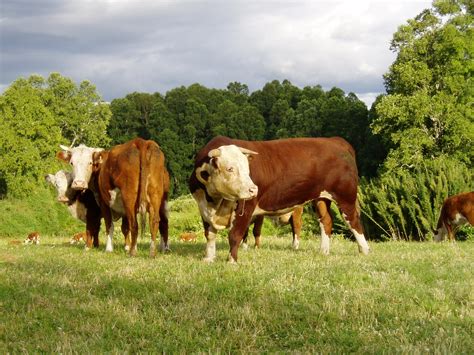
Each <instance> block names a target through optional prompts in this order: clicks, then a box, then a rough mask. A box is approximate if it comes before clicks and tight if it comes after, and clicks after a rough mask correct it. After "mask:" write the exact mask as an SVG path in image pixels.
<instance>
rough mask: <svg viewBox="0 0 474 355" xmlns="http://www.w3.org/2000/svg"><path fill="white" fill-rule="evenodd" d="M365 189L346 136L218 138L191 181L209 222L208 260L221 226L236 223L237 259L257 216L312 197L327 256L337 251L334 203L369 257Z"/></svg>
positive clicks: (232, 241) (232, 239) (199, 158)
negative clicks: (361, 193) (362, 208)
mask: <svg viewBox="0 0 474 355" xmlns="http://www.w3.org/2000/svg"><path fill="white" fill-rule="evenodd" d="M249 158H250V159H249ZM357 186H358V173H357V166H356V159H355V152H354V149H353V148H352V146H351V145H350V144H349V143H348V142H347V141H345V140H344V139H342V138H340V137H332V138H293V139H281V140H274V141H255V142H251V141H244V140H237V139H231V138H228V137H222V136H219V137H215V138H214V139H212V140H211V141H209V143H208V144H207V145H206V146H204V147H203V148H202V149H201V150H200V151H199V152H198V153H197V155H196V158H195V163H194V171H193V173H192V174H191V177H190V179H189V188H190V191H191V193H192V195H193V197H194V199H195V200H196V202H197V204H198V206H199V211H200V213H201V217H202V220H203V222H204V234H205V236H206V238H207V246H206V257H205V260H206V261H213V260H214V258H215V255H216V248H215V238H216V233H217V231H218V230H221V229H224V228H228V227H229V228H230V231H229V245H230V255H229V261H231V262H234V261H237V252H238V247H239V245H240V242H241V240H242V237H243V236H244V234H245V232H246V230H247V229H248V227H249V225H250V222H251V220H252V218H253V217H255V216H259V215H268V216H280V215H283V214H285V213H289V212H292V211H294V210H295V209H297V208H300V207H301V206H303V205H304V204H305V203H307V202H309V201H314V203H315V204H316V207H317V213H318V215H319V217H320V219H319V222H320V226H321V251H322V253H323V254H328V253H329V237H330V235H331V232H332V216H331V213H330V208H329V207H330V204H331V203H332V202H335V203H336V204H337V206H338V208H339V210H340V211H341V214H342V215H343V216H344V218H345V220H346V221H347V223H348V225H349V227H350V229H351V231H352V232H353V234H354V236H355V238H356V240H357V243H358V244H359V251H360V252H361V253H363V254H367V253H368V252H369V245H368V244H367V241H366V239H365V237H364V231H363V228H362V224H361V222H360V216H359V208H358V202H357Z"/></svg>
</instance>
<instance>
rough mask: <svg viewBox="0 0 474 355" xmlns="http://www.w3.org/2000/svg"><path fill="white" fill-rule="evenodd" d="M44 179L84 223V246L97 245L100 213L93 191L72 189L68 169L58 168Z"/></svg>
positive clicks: (60, 199)
mask: <svg viewBox="0 0 474 355" xmlns="http://www.w3.org/2000/svg"><path fill="white" fill-rule="evenodd" d="M45 179H46V181H47V182H49V183H50V184H51V185H53V186H54V187H55V188H56V192H57V194H58V196H57V200H58V202H61V203H64V204H65V205H67V209H68V211H69V213H70V214H71V216H72V217H74V218H76V219H78V220H80V221H82V222H84V223H85V224H86V238H85V242H86V244H85V248H86V249H89V248H92V246H94V247H95V248H97V247H99V231H100V221H101V218H102V214H101V211H100V207H99V205H98V203H97V201H96V199H95V197H94V193H93V192H92V191H91V190H90V189H85V190H83V191H79V190H74V189H72V187H71V184H72V181H73V178H72V174H71V173H70V172H68V171H64V170H59V171H58V172H57V173H56V174H54V175H52V174H48V175H46V177H45ZM122 223H124V222H123V221H122ZM124 227H126V221H125V226H124V225H123V224H122V230H124ZM126 239H127V238H126Z"/></svg>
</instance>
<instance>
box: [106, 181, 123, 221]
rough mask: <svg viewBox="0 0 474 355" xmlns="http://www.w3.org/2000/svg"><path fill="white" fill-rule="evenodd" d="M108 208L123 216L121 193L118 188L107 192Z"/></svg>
mask: <svg viewBox="0 0 474 355" xmlns="http://www.w3.org/2000/svg"><path fill="white" fill-rule="evenodd" d="M109 194H110V200H109V206H110V208H111V209H112V210H113V211H114V212H115V213H116V214H119V215H121V216H125V208H124V207H123V201H122V192H121V191H120V189H119V188H118V187H116V188H115V189H113V190H110V191H109Z"/></svg>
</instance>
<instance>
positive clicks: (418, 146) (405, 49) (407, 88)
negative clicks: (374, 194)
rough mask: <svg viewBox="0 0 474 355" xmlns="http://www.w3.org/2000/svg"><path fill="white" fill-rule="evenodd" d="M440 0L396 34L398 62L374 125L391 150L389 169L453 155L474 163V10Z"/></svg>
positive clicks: (464, 2)
mask: <svg viewBox="0 0 474 355" xmlns="http://www.w3.org/2000/svg"><path fill="white" fill-rule="evenodd" d="M472 4H473V3H472V1H469V0H435V1H434V2H433V8H431V9H427V10H424V11H423V12H421V13H420V14H419V15H418V16H416V17H415V18H414V19H412V20H409V21H408V23H407V24H405V25H403V26H400V27H399V29H398V31H397V32H396V33H395V34H394V36H393V40H392V42H391V49H392V50H393V51H395V52H396V53H397V58H396V60H395V62H394V63H393V64H392V65H391V66H390V69H389V72H388V73H387V74H386V75H385V76H384V79H385V86H386V88H387V93H388V95H386V96H385V97H383V98H382V99H381V100H380V102H379V103H378V104H377V106H376V111H377V117H376V119H375V120H374V122H373V123H372V128H373V131H374V132H375V133H378V134H380V135H381V136H382V137H383V139H384V140H385V142H386V144H387V145H389V146H390V147H391V151H390V152H389V155H388V159H387V160H386V162H385V168H386V169H388V170H389V171H390V170H393V169H397V168H399V167H412V166H416V165H418V164H419V163H420V162H421V161H422V160H424V159H435V158H436V157H439V156H449V157H451V158H454V159H457V160H459V161H463V162H465V163H466V164H468V166H470V167H473V163H474V149H472V147H473V139H474V106H473V105H472V103H473V102H474V85H473V83H472V74H473V72H474V60H473V55H474V41H473V38H474V25H473V24H474V17H473V15H474V14H473V10H474V6H473V5H472Z"/></svg>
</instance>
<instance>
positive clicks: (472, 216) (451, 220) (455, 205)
mask: <svg viewBox="0 0 474 355" xmlns="http://www.w3.org/2000/svg"><path fill="white" fill-rule="evenodd" d="M467 223H469V224H471V225H474V191H472V192H465V193H460V194H458V195H454V196H450V197H448V198H447V199H446V200H445V201H444V203H443V207H441V213H440V216H439V219H438V225H437V226H436V230H434V231H433V232H434V240H435V241H436V242H440V241H442V240H444V238H445V237H446V236H448V239H449V240H450V241H454V234H455V233H456V229H457V228H458V227H460V226H462V225H464V224H467Z"/></svg>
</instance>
